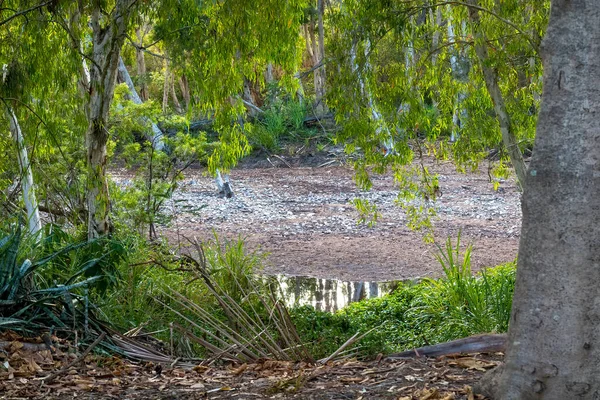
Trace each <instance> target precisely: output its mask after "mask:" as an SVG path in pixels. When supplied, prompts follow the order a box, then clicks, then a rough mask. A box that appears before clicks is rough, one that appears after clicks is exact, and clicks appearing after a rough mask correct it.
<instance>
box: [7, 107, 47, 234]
mask: <svg viewBox="0 0 600 400" xmlns="http://www.w3.org/2000/svg"><path fill="white" fill-rule="evenodd" d="M6 116H7V117H8V121H9V127H10V132H11V134H12V137H13V141H14V142H15V145H16V147H17V159H18V161H19V172H20V174H21V189H22V190H23V202H24V203H25V210H26V211H27V225H28V227H29V233H30V234H31V235H37V234H38V233H39V232H40V231H41V230H42V222H41V220H40V211H39V208H38V203H37V198H36V196H35V187H34V185H33V173H32V172H31V164H30V163H29V156H28V155H27V147H26V146H25V140H24V139H23V133H22V132H21V127H20V125H19V121H18V120H17V116H16V115H15V113H14V111H13V110H12V108H10V107H8V105H7V106H6Z"/></svg>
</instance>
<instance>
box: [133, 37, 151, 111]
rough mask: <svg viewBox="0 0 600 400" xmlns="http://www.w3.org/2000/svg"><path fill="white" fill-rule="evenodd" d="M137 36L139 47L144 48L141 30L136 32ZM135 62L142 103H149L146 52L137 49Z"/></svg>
mask: <svg viewBox="0 0 600 400" xmlns="http://www.w3.org/2000/svg"><path fill="white" fill-rule="evenodd" d="M135 34H136V36H137V39H138V46H139V47H143V46H144V35H143V32H142V29H141V28H137V29H136V30H135ZM135 60H136V62H137V73H138V76H139V77H140V99H142V101H148V83H147V82H146V59H145V57H144V51H143V50H140V49H139V48H136V50H135Z"/></svg>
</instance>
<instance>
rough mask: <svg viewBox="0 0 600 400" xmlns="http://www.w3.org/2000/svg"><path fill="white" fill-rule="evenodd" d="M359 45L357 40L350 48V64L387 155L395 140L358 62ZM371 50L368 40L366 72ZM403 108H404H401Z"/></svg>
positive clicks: (369, 66) (391, 149) (366, 46)
mask: <svg viewBox="0 0 600 400" xmlns="http://www.w3.org/2000/svg"><path fill="white" fill-rule="evenodd" d="M357 47H358V43H357V41H356V40H353V41H352V47H351V48H350V63H351V65H352V71H353V72H354V73H355V74H356V78H357V81H358V85H359V87H360V91H361V93H362V95H363V96H365V98H366V99H367V105H368V107H369V111H370V112H371V118H373V121H375V124H376V128H375V129H376V130H375V133H377V135H379V136H381V137H382V141H381V145H382V146H383V150H384V151H385V152H386V155H387V154H389V153H390V152H392V151H393V149H394V140H393V138H392V135H391V132H390V130H389V128H388V125H387V123H386V122H385V119H384V118H383V116H382V115H381V113H380V112H379V109H378V108H377V104H375V101H374V100H373V94H372V93H371V89H370V88H369V86H368V83H367V82H366V80H365V78H364V76H363V74H362V73H361V70H360V67H359V65H358V62H357V60H356V51H357ZM370 50H371V42H370V41H369V40H367V42H366V45H365V51H364V54H365V66H364V69H365V71H368V70H369V69H370V68H371V65H370V62H369V53H370ZM401 107H402V106H401Z"/></svg>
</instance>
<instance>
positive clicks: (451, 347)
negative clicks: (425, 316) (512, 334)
mask: <svg viewBox="0 0 600 400" xmlns="http://www.w3.org/2000/svg"><path fill="white" fill-rule="evenodd" d="M505 349H506V334H490V335H476V336H470V337H467V338H464V339H458V340H453V341H451V342H446V343H440V344H436V345H433V346H425V347H419V348H417V349H413V350H407V351H403V352H401V353H394V354H390V355H388V356H387V357H386V359H387V360H396V359H399V358H411V357H439V356H445V355H449V354H461V353H463V354H464V353H493V352H497V351H501V352H503V351H504V350H505Z"/></svg>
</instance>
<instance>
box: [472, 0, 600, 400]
mask: <svg viewBox="0 0 600 400" xmlns="http://www.w3.org/2000/svg"><path fill="white" fill-rule="evenodd" d="M599 37H600V7H598V3H597V2H596V1H591V0H577V1H566V0H556V1H553V2H552V6H551V11H550V22H549V25H548V30H547V32H546V37H545V38H544V41H543V44H542V47H541V56H542V61H543V64H544V81H543V83H544V90H543V94H542V103H541V109H540V114H539V119H538V125H537V135H536V139H535V146H534V151H533V157H532V160H531V164H530V166H529V170H528V173H527V178H526V181H525V191H524V194H523V203H522V208H523V225H522V231H521V241H520V246H519V261H518V268H517V282H516V287H515V295H514V301H513V308H512V316H511V323H510V328H509V333H508V341H507V352H506V357H505V365H504V368H503V369H501V370H495V371H494V372H492V373H490V374H488V375H486V377H485V378H484V380H483V382H482V385H480V387H479V388H478V389H479V390H483V391H485V392H487V393H488V394H489V395H491V396H492V397H493V398H495V399H510V400H512V399H524V400H527V399H598V398H600V379H598V377H600V329H598V325H599V323H600V301H599V300H598V299H599V298H600V296H599V295H600V289H599V286H598V282H600V247H599V246H598V243H600V203H599V200H598V199H600V172H599V171H600V119H599V118H598V115H599V114H600V68H598V65H599V64H600V40H598V38H599ZM494 381H495V382H496V383H497V386H496V387H491V384H493V383H494Z"/></svg>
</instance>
